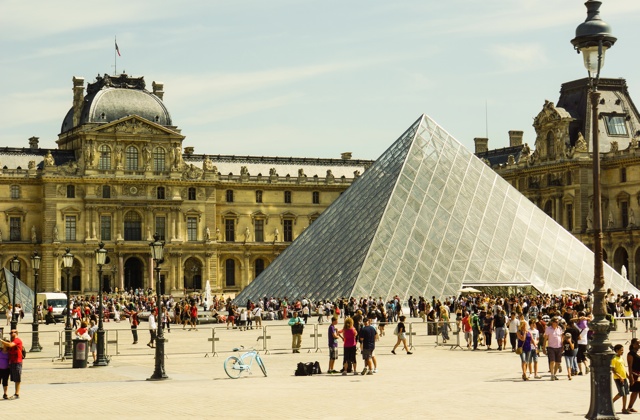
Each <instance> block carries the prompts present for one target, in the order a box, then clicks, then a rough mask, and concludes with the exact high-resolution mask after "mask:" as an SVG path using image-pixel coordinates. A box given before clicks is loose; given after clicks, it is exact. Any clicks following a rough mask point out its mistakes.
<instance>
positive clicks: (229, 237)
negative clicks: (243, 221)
mask: <svg viewBox="0 0 640 420" xmlns="http://www.w3.org/2000/svg"><path fill="white" fill-rule="evenodd" d="M224 238H225V240H226V241H227V242H233V241H235V240H236V228H235V220H233V219H225V220H224Z"/></svg>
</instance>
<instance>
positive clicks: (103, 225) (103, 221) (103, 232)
mask: <svg viewBox="0 0 640 420" xmlns="http://www.w3.org/2000/svg"><path fill="white" fill-rule="evenodd" d="M100 240H102V241H110V240H111V216H100Z"/></svg>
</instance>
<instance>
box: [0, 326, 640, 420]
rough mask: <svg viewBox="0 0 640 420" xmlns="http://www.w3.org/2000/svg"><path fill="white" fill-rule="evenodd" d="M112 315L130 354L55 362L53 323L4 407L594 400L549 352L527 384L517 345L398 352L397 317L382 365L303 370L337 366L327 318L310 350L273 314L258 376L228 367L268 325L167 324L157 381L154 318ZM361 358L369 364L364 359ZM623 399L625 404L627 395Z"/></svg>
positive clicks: (365, 413)
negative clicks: (78, 365)
mask: <svg viewBox="0 0 640 420" xmlns="http://www.w3.org/2000/svg"><path fill="white" fill-rule="evenodd" d="M2 321H3V322H4V320H2ZM414 321H417V322H415V323H414V324H413V329H414V331H421V330H422V329H426V328H425V327H424V325H421V324H420V320H414ZM313 322H315V320H314V321H313ZM104 325H105V328H106V329H107V330H108V332H109V335H108V337H109V340H110V341H114V338H115V337H116V335H115V333H116V331H117V340H118V351H119V352H120V354H119V355H115V354H114V353H115V344H113V343H112V344H110V345H109V353H110V354H112V358H111V362H110V365H109V366H108V367H102V368H93V367H89V368H85V369H72V367H71V365H72V363H71V360H68V359H67V360H64V361H62V360H53V359H54V358H55V357H52V356H55V355H57V351H58V349H57V347H56V346H54V344H53V343H54V342H55V341H56V340H57V337H58V332H59V331H62V328H63V326H62V324H58V325H56V326H53V325H49V326H45V325H41V326H40V329H41V331H42V334H41V344H42V345H43V347H44V349H43V352H42V353H29V355H28V357H27V359H26V360H25V363H24V370H23V385H22V390H21V398H20V399H19V400H14V401H6V400H2V403H3V405H2V408H3V411H4V412H5V413H11V415H12V416H15V415H22V416H24V417H27V416H34V417H35V416H37V417H38V418H51V419H56V418H68V417H69V416H76V415H83V416H85V415H90V416H91V417H92V418H107V417H109V418H120V419H124V418H140V417H141V416H148V415H154V416H155V417H156V418H170V417H171V418H178V417H183V416H188V417H191V418H196V419H198V418H227V419H228V418H233V419H235V418H241V417H243V418H247V417H248V416H259V417H260V418H281V419H290V418H291V419H293V418H296V419H300V418H311V419H320V418H322V419H330V418H335V419H342V418H368V419H389V418H391V417H401V418H445V419H469V418H475V419H501V418H504V419H507V418H509V419H513V418H519V419H529V418H530V419H534V418H536V419H539V418H582V417H583V416H584V414H585V413H586V412H587V410H588V408H589V389H590V387H589V376H577V377H574V379H573V380H572V381H569V380H567V377H566V374H565V372H566V371H565V372H563V374H561V375H560V380H559V381H557V382H551V381H550V380H549V374H548V373H547V370H548V367H547V359H546V358H545V357H541V358H540V365H539V366H540V369H539V370H540V372H541V375H542V376H543V379H541V380H531V381H527V382H524V381H522V379H521V372H520V361H519V357H518V356H516V355H515V354H513V353H511V351H501V352H498V351H496V350H493V351H485V350H479V351H475V352H474V351H467V350H466V349H465V350H460V349H454V350H450V349H449V347H441V346H439V347H436V346H435V345H433V344H427V343H428V342H427V341H424V340H422V341H421V340H419V339H418V338H416V346H415V347H414V348H413V354H412V355H406V354H405V353H404V352H403V351H399V350H397V351H396V353H397V355H393V354H391V352H390V350H391V348H392V346H393V344H395V336H393V335H392V334H391V331H393V328H391V327H387V335H385V336H384V337H381V339H380V341H379V343H378V348H377V351H376V354H377V359H378V369H379V372H378V373H376V374H374V375H369V376H360V375H358V376H354V375H348V376H342V375H327V374H322V375H316V376H308V377H299V376H294V375H293V373H294V370H295V368H296V365H297V363H298V362H311V361H316V360H317V361H319V362H320V363H321V367H322V370H323V372H324V371H326V369H327V363H328V351H327V349H326V343H325V342H326V328H327V326H328V324H326V323H325V324H323V325H319V326H318V332H319V333H320V334H322V337H320V338H318V341H319V348H320V350H321V351H318V352H316V351H314V350H313V349H305V350H303V351H302V352H301V353H299V354H292V353H291V351H290V350H289V349H287V348H286V347H287V346H288V345H289V344H288V343H290V337H291V336H290V331H289V328H288V327H287V326H286V325H285V323H284V321H266V322H264V325H267V326H268V328H267V333H268V336H269V337H271V338H270V339H269V342H270V346H269V348H270V349H272V350H271V351H269V352H268V353H266V354H265V352H261V355H262V358H263V360H264V362H265V365H266V367H267V371H268V377H264V376H263V375H262V373H261V372H260V370H259V368H258V367H257V366H254V371H253V374H252V375H250V376H247V377H243V378H240V379H237V380H233V379H229V378H228V377H227V375H226V374H225V372H224V369H223V362H224V360H225V358H226V357H227V356H229V355H231V354H232V353H231V352H230V350H231V348H232V347H233V346H237V345H240V344H242V345H245V346H247V347H251V346H256V347H257V348H262V347H261V346H262V341H261V340H257V338H258V337H261V332H260V331H258V330H249V331H238V330H227V329H226V328H224V327H221V326H218V325H215V324H210V325H201V326H200V327H199V328H198V331H188V330H182V328H181V327H180V328H178V327H176V326H174V327H173V328H172V329H171V333H168V334H165V335H166V337H167V338H168V339H169V342H168V343H167V345H166V352H167V358H166V359H165V368H166V373H167V375H168V376H169V378H170V379H169V380H166V381H161V382H151V381H147V380H146V379H147V378H148V377H149V376H151V374H152V373H153V371H154V358H153V354H154V353H153V352H154V350H153V349H151V348H149V347H147V346H146V345H145V344H146V342H147V341H148V339H149V331H148V330H147V329H146V328H147V325H148V324H146V323H143V324H142V325H141V328H140V329H139V335H140V340H139V343H138V344H137V345H135V346H134V345H133V344H132V343H131V333H130V330H129V329H128V324H126V323H124V322H122V323H119V324H116V323H113V322H110V323H105V324H104ZM215 327H217V328H216V329H215V336H216V337H217V338H218V339H219V340H220V341H216V342H215V344H216V351H217V354H216V355H213V354H212V352H211V349H212V347H211V346H212V342H210V341H208V338H210V337H211V336H212V331H213V330H212V328H215ZM19 330H20V332H21V333H20V335H21V337H22V338H23V340H24V341H25V343H26V347H27V349H29V348H30V336H29V334H28V332H29V331H30V330H31V325H30V324H28V323H21V324H20V325H19ZM313 330H314V328H313V325H308V326H307V327H306V328H305V334H304V338H303V346H306V347H314V346H313V340H314V339H313V338H312V337H309V335H310V333H312V332H313ZM5 331H6V330H5ZM611 338H612V341H613V343H614V344H617V343H621V344H625V343H626V341H627V340H629V339H630V338H631V334H627V333H624V332H622V331H621V332H614V333H612V337H611ZM418 342H420V343H422V344H417V343H418ZM231 343H234V344H233V345H232V344H231ZM493 347H494V348H495V344H494V346H493ZM205 355H206V357H205ZM52 360H53V361H52ZM358 362H359V363H358V370H361V369H362V367H363V364H362V360H361V359H360V358H359V359H358ZM12 394H13V384H12V383H10V385H9V395H12ZM615 407H616V409H617V412H619V411H620V407H621V406H620V401H618V402H617V403H616V405H615ZM639 407H640V406H639ZM81 413H82V414H81Z"/></svg>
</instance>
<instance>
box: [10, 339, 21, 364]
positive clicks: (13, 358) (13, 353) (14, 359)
mask: <svg viewBox="0 0 640 420" xmlns="http://www.w3.org/2000/svg"><path fill="white" fill-rule="evenodd" d="M12 343H14V344H15V346H13V347H11V348H10V349H9V364H11V365H13V364H15V363H22V340H20V338H18V337H16V338H14V339H13V341H12Z"/></svg>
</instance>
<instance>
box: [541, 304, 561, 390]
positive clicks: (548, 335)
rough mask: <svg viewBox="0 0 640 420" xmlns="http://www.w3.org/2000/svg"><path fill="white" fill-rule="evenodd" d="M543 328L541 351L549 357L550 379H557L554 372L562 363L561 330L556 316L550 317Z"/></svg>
mask: <svg viewBox="0 0 640 420" xmlns="http://www.w3.org/2000/svg"><path fill="white" fill-rule="evenodd" d="M549 323H550V325H548V326H547V327H546V328H545V330H544V344H545V345H544V346H543V348H542V351H543V353H544V354H546V355H547V357H548V358H549V370H550V371H551V380H552V381H557V380H558V377H557V376H556V373H557V372H558V368H559V367H560V364H561V363H562V337H563V334H564V332H563V330H562V328H561V327H560V325H558V324H559V321H558V318H557V317H553V318H551V320H550V321H549Z"/></svg>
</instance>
